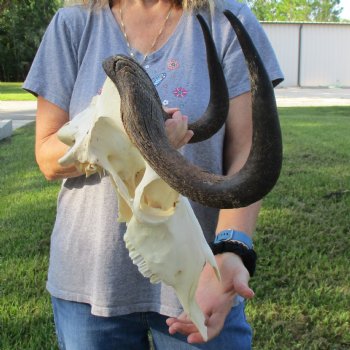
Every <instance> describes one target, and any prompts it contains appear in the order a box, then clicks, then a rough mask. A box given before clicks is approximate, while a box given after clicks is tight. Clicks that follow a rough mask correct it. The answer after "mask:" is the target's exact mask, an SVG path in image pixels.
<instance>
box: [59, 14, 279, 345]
mask: <svg viewBox="0 0 350 350" xmlns="http://www.w3.org/2000/svg"><path fill="white" fill-rule="evenodd" d="M224 14H225V15H226V17H227V18H228V19H229V21H230V22H231V24H232V27H233V28H234V30H235V32H236V34H237V37H238V39H239V42H240V44H241V47H242V50H243V52H244V55H245V57H246V61H247V64H248V68H249V73H250V79H251V92H252V109H253V140H252V148H251V151H250V154H249V157H248V160H247V162H246V164H245V165H244V166H243V168H242V169H241V170H240V171H239V172H238V173H237V174H235V175H234V176H221V175H216V174H210V173H207V172H206V171H204V170H202V169H200V168H198V167H196V166H194V165H192V164H190V163H189V162H188V161H187V160H186V159H185V158H184V157H183V156H182V155H181V154H180V153H179V152H178V151H177V150H175V149H174V148H173V147H172V146H171V145H170V143H169V142H168V139H167V137H166V133H165V128H164V120H165V119H166V118H167V117H168V116H167V114H166V113H165V112H164V110H163V108H162V105H161V102H160V99H159V96H158V93H157V91H156V89H155V87H154V85H153V84H152V81H151V79H150V78H149V77H148V75H147V73H146V72H145V71H144V70H143V68H142V67H141V66H140V65H139V64H138V63H137V62H135V61H134V60H132V59H130V58H128V57H125V56H122V55H118V56H114V57H111V58H109V59H107V60H106V61H105V62H104V64H103V67H104V70H105V72H106V73H107V75H108V77H109V78H107V80H106V82H105V84H104V87H103V90H102V94H101V95H100V96H96V97H94V99H93V101H92V103H91V104H90V106H89V107H88V108H87V109H86V110H85V111H83V112H82V113H80V114H79V115H77V116H76V117H75V118H74V119H73V120H72V121H71V122H69V123H68V124H66V125H65V126H63V127H62V129H61V130H60V131H59V134H58V136H59V137H60V139H61V140H62V141H63V142H65V143H67V144H68V145H70V146H71V148H70V150H69V151H68V152H67V154H66V155H65V156H64V157H63V158H62V159H60V163H61V164H63V165H64V164H70V163H72V162H74V163H76V164H77V166H78V167H79V168H80V169H81V170H82V171H84V172H85V173H86V174H87V175H89V174H91V173H94V172H102V171H107V172H108V173H109V174H110V178H111V180H112V183H113V184H114V186H115V188H116V191H117V194H118V199H119V220H121V221H125V222H127V232H126V234H125V236H124V239H125V242H126V246H127V248H128V249H129V253H130V257H131V258H132V260H133V262H134V263H135V264H136V265H137V266H138V268H139V270H140V272H141V273H142V274H143V275H144V276H145V277H149V278H150V280H151V282H154V283H156V282H159V281H163V282H165V283H167V284H169V285H171V286H173V287H174V289H175V291H176V293H177V295H178V297H179V300H180V302H181V304H182V305H183V307H184V310H185V311H186V312H187V313H188V314H189V316H190V318H191V319H192V320H193V322H194V323H195V324H196V325H197V327H198V329H199V331H200V332H201V334H202V336H203V338H204V339H206V337H207V335H206V327H205V325H204V317H203V314H202V312H201V310H200V309H199V307H198V305H197V303H196V301H195V291H196V288H197V284H198V280H199V276H200V273H201V270H202V268H203V266H204V264H205V263H206V262H209V263H210V264H211V265H212V266H213V268H214V269H215V270H216V272H217V276H218V277H219V272H218V270H217V266H216V263H215V259H214V257H213V255H212V253H211V251H210V249H209V247H208V245H207V243H206V242H205V239H204V236H203V233H202V231H201V228H200V225H199V223H198V221H197V219H196V217H195V216H194V214H193V211H192V209H191V207H190V205H189V202H188V200H187V198H185V197H188V198H190V199H192V200H194V201H197V202H200V203H202V204H204V205H207V206H212V207H218V208H234V207H242V206H247V205H249V204H251V203H253V202H255V201H257V200H259V199H261V198H262V197H264V196H265V195H266V194H267V193H268V192H269V191H270V190H271V189H272V188H273V186H274V185H275V183H276V181H277V179H278V176H279V172H280V168H281V162H282V142H281V133H280V127H279V121H278V114H277V108H276V102H275V98H274V93H273V87H272V84H271V82H270V80H269V77H268V75H267V73H266V71H265V68H264V66H263V64H262V62H261V60H260V58H259V55H258V53H257V51H256V49H255V48H254V45H253V43H252V41H251V39H250V38H249V35H248V34H247V32H246V31H245V29H244V27H243V26H242V24H241V23H240V21H239V20H238V19H237V18H236V17H235V16H234V15H233V14H232V13H231V12H229V11H225V12H224ZM197 17H198V19H199V22H200V24H201V27H202V30H203V33H204V38H205V43H206V48H207V61H208V69H209V77H210V87H211V94H210V101H209V106H208V109H207V111H206V113H205V114H204V115H203V117H202V118H200V119H199V120H198V121H197V122H195V123H194V124H191V125H190V126H189V129H192V130H193V131H194V137H193V139H192V142H198V141H202V140H205V139H207V138H209V137H210V136H211V135H213V134H214V133H215V132H216V131H218V130H219V129H220V128H221V127H222V126H223V124H224V123H225V120H226V117H227V113H228V93H227V87H226V82H225V78H224V74H223V71H222V68H221V65H220V62H219V60H218V57H217V54H216V49H215V45H214V43H213V40H212V38H211V36H210V32H209V29H208V27H207V25H206V23H205V21H204V19H203V18H202V17H201V16H200V15H198V16H197ZM189 173H190V174H191V176H190V177H188V176H187V174H189ZM184 179H186V181H185V180H184ZM179 193H180V194H179Z"/></svg>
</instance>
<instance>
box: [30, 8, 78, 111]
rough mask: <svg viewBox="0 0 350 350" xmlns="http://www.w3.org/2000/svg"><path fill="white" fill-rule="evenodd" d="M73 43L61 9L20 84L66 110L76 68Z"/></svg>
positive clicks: (52, 21) (75, 50)
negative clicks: (23, 80) (22, 82)
mask: <svg viewBox="0 0 350 350" xmlns="http://www.w3.org/2000/svg"><path fill="white" fill-rule="evenodd" d="M76 46H77V45H76V44H75V43H74V42H73V39H72V32H71V31H70V29H69V27H68V25H67V21H66V20H65V16H64V11H63V10H62V9H61V10H59V11H58V12H57V13H56V14H55V16H54V17H53V19H52V20H51V22H50V24H49V26H48V28H47V30H46V32H45V34H44V37H43V39H42V42H41V44H40V46H39V49H38V52H37V53H36V56H35V58H34V61H33V63H32V66H31V68H30V71H29V73H28V75H27V78H26V80H25V82H24V84H23V88H24V89H25V90H27V91H29V92H30V93H32V94H34V95H35V96H42V97H44V98H45V99H46V100H48V101H50V102H51V103H54V104H55V105H57V106H58V107H60V108H62V109H63V110H65V111H67V112H68V110H69V104H70V98H71V95H72V91H73V87H74V83H75V80H76V75H77V71H78V63H77V62H78V60H77V47H76Z"/></svg>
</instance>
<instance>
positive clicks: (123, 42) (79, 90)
mask: <svg viewBox="0 0 350 350" xmlns="http://www.w3.org/2000/svg"><path fill="white" fill-rule="evenodd" d="M215 4H216V5H217V6H215V8H212V10H211V11H210V10H209V9H208V6H207V5H208V3H207V1H205V0H192V1H181V0H132V1H130V0H128V1H127V0H115V1H110V2H109V3H108V1H104V0H101V1H90V6H88V5H85V6H82V5H81V6H72V7H67V8H64V9H61V10H60V11H58V13H57V14H56V16H55V17H54V18H53V20H52V22H51V24H50V26H49V28H48V30H47V32H46V34H45V36H44V38H43V42H42V44H41V46H40V48H39V51H38V53H37V56H36V58H35V61H34V62H33V65H32V68H31V71H30V73H29V75H28V77H27V80H26V82H25V84H24V88H25V89H27V90H29V91H31V92H32V93H34V94H35V95H37V96H38V110H37V119H36V159H37V162H38V164H39V167H40V169H41V171H42V172H43V174H44V175H45V177H46V178H47V179H48V180H55V179H63V183H62V189H61V192H60V194H59V198H58V207H57V217H56V222H55V226H54V229H53V234H52V239H51V252H50V268H49V274H48V282H47V289H48V291H49V292H50V294H51V296H52V303H53V309H54V317H55V324H56V330H57V335H58V340H59V344H60V347H61V348H62V349H67V350H77V349H84V350H86V349H138V350H140V349H148V346H149V345H148V337H147V334H148V330H149V329H150V330H151V332H152V338H153V341H154V345H155V347H156V348H157V349H162V350H163V349H180V350H181V349H196V348H200V349H239V350H244V349H250V348H251V330H250V327H249V325H248V324H247V322H246V320H245V315H244V302H243V298H252V297H253V296H254V292H253V291H252V290H251V289H250V288H249V285H248V281H249V273H248V271H247V269H246V267H245V266H244V265H243V263H242V260H241V258H240V257H239V256H237V255H235V254H233V253H223V254H218V255H216V260H217V263H218V266H219V269H220V271H221V275H222V283H221V284H220V283H219V282H218V281H217V280H216V277H215V276H214V275H213V272H212V270H211V269H210V268H206V267H205V268H204V270H203V273H202V276H201V279H200V283H199V287H198V290H197V300H198V303H199V304H200V306H201V308H202V310H203V311H204V313H205V315H206V317H207V327H208V336H209V341H208V342H206V343H203V339H202V337H201V336H200V334H199V333H198V331H197V329H196V328H195V326H194V325H193V324H192V323H191V322H190V321H189V320H188V319H187V318H186V316H185V315H180V313H181V307H180V305H179V303H178V301H177V299H176V297H175V295H174V292H173V291H172V289H171V288H170V287H167V286H165V285H160V284H157V285H151V284H150V283H149V281H148V279H145V278H143V277H142V276H141V275H140V273H139V272H138V270H137V268H136V267H135V266H134V265H133V264H132V262H131V260H130V258H129V256H128V251H127V250H126V248H125V244H124V242H123V233H124V232H125V226H124V225H123V224H121V223H118V222H117V220H116V216H117V211H118V209H117V203H116V196H115V194H114V191H113V189H112V185H111V183H110V181H109V178H108V176H104V177H102V178H100V177H99V176H91V177H89V178H86V177H85V176H82V175H81V173H80V172H79V171H77V169H76V168H75V166H74V165H73V164H72V165H71V166H70V167H65V168H63V167H61V166H60V165H59V164H58V159H59V158H60V157H62V156H63V155H64V153H65V152H66V151H67V147H66V146H65V145H64V144H62V143H61V142H60V141H59V140H58V138H57V136H56V133H57V131H58V130H59V129H60V127H61V126H62V125H63V124H65V123H66V122H67V121H68V120H69V119H70V118H74V116H75V115H77V113H79V112H80V111H82V110H83V109H85V108H86V107H87V106H88V104H89V103H90V101H91V98H92V97H93V96H94V95H96V94H98V93H99V90H100V88H101V87H102V84H103V82H104V80H105V78H106V75H105V73H104V71H103V69H102V65H101V64H102V62H103V60H104V59H105V58H107V57H109V56H111V55H115V54H124V55H129V56H132V57H133V58H134V59H136V60H137V61H138V62H139V63H140V64H141V65H142V66H143V67H144V68H145V70H146V71H147V73H148V74H149V76H150V77H151V78H152V80H153V82H154V84H155V86H156V88H157V90H158V93H159V95H160V98H161V101H162V104H163V106H164V107H165V108H170V107H171V108H170V109H169V110H168V111H169V113H170V114H171V115H172V117H173V118H172V119H171V121H169V122H167V126H166V128H167V134H168V137H169V138H170V140H171V141H172V142H173V144H174V145H176V146H177V147H180V146H182V145H184V144H186V143H187V142H188V140H189V138H190V137H191V132H189V131H187V119H186V117H184V115H186V116H188V118H189V120H190V121H192V120H195V119H196V118H198V117H199V116H200V115H201V114H202V113H203V111H204V110H205V109H206V107H207V104H208V97H209V93H208V91H209V85H208V75H207V66H206V59H205V57H206V56H205V46H204V43H203V35H202V32H201V29H200V27H199V24H198V21H197V19H196V16H195V14H196V13H197V11H199V12H200V13H201V14H202V15H203V16H204V18H205V19H206V21H207V23H209V24H210V27H211V30H212V35H213V38H214V41H215V44H216V48H217V52H218V54H219V58H220V60H221V62H222V65H223V68H224V73H225V77H226V80H227V83H228V90H229V96H230V104H229V115H228V120H227V123H226V126H225V128H222V129H221V130H220V131H219V132H218V133H217V134H216V135H215V136H214V137H212V138H211V139H209V140H207V141H204V142H200V143H198V144H193V145H186V146H185V147H184V150H183V152H184V154H185V156H186V157H187V158H188V159H190V160H191V161H192V162H194V163H196V164H198V165H200V166H201V167H205V168H206V169H208V171H211V172H214V173H220V172H226V173H235V172H236V171H237V170H239V169H240V168H241V166H242V165H243V164H244V162H245V160H246V158H247V155H248V153H249V150H250V144H251V133H252V126H251V96H250V92H249V90H250V83H249V78H248V75H247V70H246V66H245V62H244V58H243V56H242V53H241V51H240V47H239V44H238V42H237V39H236V37H235V34H234V32H233V30H232V28H231V26H230V24H229V23H228V21H227V19H226V18H225V17H224V16H223V14H222V10H223V9H229V10H230V11H231V12H232V13H234V14H236V15H237V16H238V17H239V18H240V20H241V21H242V22H243V24H244V25H245V26H246V28H247V30H248V31H249V33H250V34H251V36H252V37H253V40H254V42H255V45H256V46H257V48H258V50H259V52H260V54H261V56H262V58H263V61H264V63H265V66H266V68H267V70H268V73H269V76H270V78H271V80H272V81H275V82H277V81H280V80H281V79H282V74H281V72H280V69H279V66H278V63H277V62H276V59H275V56H274V53H273V51H272V49H271V46H270V44H269V42H268V40H267V38H266V36H265V34H264V32H263V30H262V29H261V27H260V26H259V24H258V22H257V20H256V19H255V18H254V16H253V15H252V14H251V12H250V11H249V9H248V8H247V7H246V6H245V5H243V4H240V3H238V2H236V1H223V2H221V1H220V2H219V1H216V3H215ZM259 208H260V202H258V203H254V204H252V205H250V206H248V207H246V208H241V209H225V210H219V209H213V208H206V207H203V206H201V205H199V204H196V203H193V209H194V211H195V213H196V215H197V217H198V220H199V221H200V223H201V226H202V228H203V231H204V233H205V236H206V238H207V240H208V242H211V241H213V239H214V238H215V233H220V232H221V231H222V230H225V229H231V228H232V229H235V230H238V231H240V232H243V233H242V235H241V236H242V237H245V239H243V240H248V241H249V240H250V237H251V236H252V234H253V231H254V229H255V225H256V220H257V216H258V212H259ZM179 315H180V316H179Z"/></svg>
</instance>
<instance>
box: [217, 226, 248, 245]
mask: <svg viewBox="0 0 350 350" xmlns="http://www.w3.org/2000/svg"><path fill="white" fill-rule="evenodd" d="M226 241H232V242H237V243H240V244H243V245H244V246H245V247H246V248H248V249H253V241H252V239H251V237H249V236H248V235H247V234H246V233H244V232H241V231H236V230H224V231H221V232H220V233H219V234H218V235H217V236H216V237H215V240H214V242H213V243H214V244H218V243H220V242H226Z"/></svg>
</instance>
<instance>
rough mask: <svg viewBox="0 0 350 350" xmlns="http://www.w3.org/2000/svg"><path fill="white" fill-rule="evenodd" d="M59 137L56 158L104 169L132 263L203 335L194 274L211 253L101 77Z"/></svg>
mask: <svg viewBox="0 0 350 350" xmlns="http://www.w3.org/2000/svg"><path fill="white" fill-rule="evenodd" d="M58 137H59V139H60V140H61V141H62V142H64V143H66V144H68V145H69V146H71V148H70V149H69V150H68V152H67V153H66V154H65V155H64V157H62V158H61V159H60V160H59V162H60V164H61V165H68V164H72V163H74V164H76V165H77V167H78V168H79V169H80V170H81V171H83V172H84V173H85V174H86V175H87V176H89V175H91V174H93V173H96V172H99V173H101V172H103V171H107V172H108V173H109V175H110V178H111V181H112V183H113V184H114V187H115V189H116V192H117V195H118V202H119V216H118V220H119V221H124V222H126V223H127V230H126V233H125V235H124V240H125V243H126V247H127V248H128V250H129V255H130V257H131V259H132V260H133V262H134V264H136V265H137V266H138V269H139V271H140V272H141V273H142V275H143V276H145V277H148V278H150V281H151V282H152V283H158V282H161V281H162V282H164V283H166V284H168V285H170V286H172V287H173V288H174V289H175V292H176V294H177V296H178V298H179V300H180V302H181V304H182V306H183V308H184V310H185V312H187V313H188V315H189V317H190V318H191V319H192V321H193V322H194V323H195V324H196V326H197V327H198V329H199V331H200V332H201V334H202V336H203V338H204V339H206V338H207V333H206V327H205V325H204V316H203V313H202V311H201V310H200V308H199V306H198V304H197V302H196V300H195V292H196V289H197V284H198V280H199V276H200V273H201V271H202V269H203V267H204V265H205V263H206V262H208V263H210V264H211V265H212V266H213V268H214V269H215V271H216V274H217V276H218V278H219V271H218V269H217V265H216V262H215V259H214V256H213V254H212V252H211V250H210V248H209V246H208V244H207V242H206V240H205V238H204V235H203V232H202V229H201V227H200V225H199V223H198V221H197V219H196V217H195V215H194V213H193V211H192V208H191V206H190V204H189V201H188V199H187V198H185V197H183V196H182V195H179V193H178V192H176V191H175V190H173V189H172V188H171V187H170V186H169V185H168V184H167V183H166V182H164V181H163V180H162V179H161V178H160V177H159V175H157V174H156V173H155V172H154V170H153V169H152V168H151V167H150V166H149V165H148V164H147V162H145V161H144V159H143V158H142V156H141V154H140V153H139V151H138V150H137V148H136V147H135V146H134V145H133V144H132V143H131V142H130V140H129V138H128V136H127V135H126V133H125V130H124V127H123V123H122V122H121V119H120V99H119V93H118V90H117V88H116V87H115V85H114V84H113V82H112V81H111V80H110V79H109V78H107V79H106V81H105V83H104V86H103V89H102V93H101V95H99V96H95V97H94V98H93V100H92V102H91V104H90V106H89V107H88V108H87V109H85V110H84V111H83V112H81V113H80V114H79V115H77V116H76V117H75V118H74V119H73V120H72V121H70V122H68V123H67V124H65V125H64V126H63V127H62V128H61V129H60V130H59V132H58Z"/></svg>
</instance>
